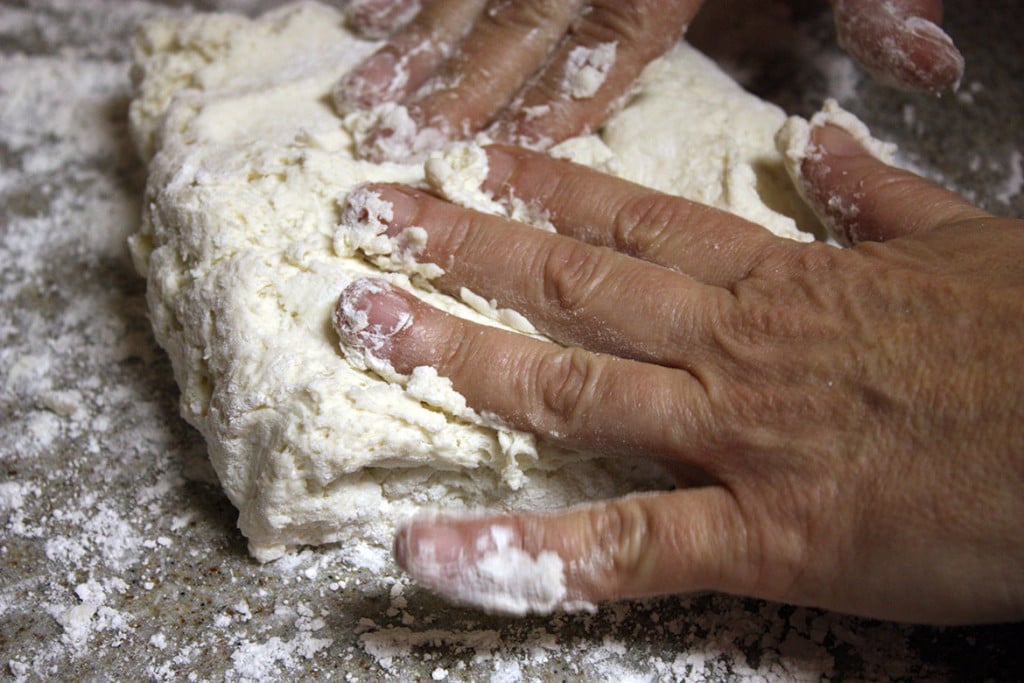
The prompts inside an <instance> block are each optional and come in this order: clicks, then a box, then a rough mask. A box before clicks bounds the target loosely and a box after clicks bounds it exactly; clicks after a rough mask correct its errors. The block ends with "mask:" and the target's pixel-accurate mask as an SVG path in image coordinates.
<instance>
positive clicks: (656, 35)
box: [583, 0, 687, 58]
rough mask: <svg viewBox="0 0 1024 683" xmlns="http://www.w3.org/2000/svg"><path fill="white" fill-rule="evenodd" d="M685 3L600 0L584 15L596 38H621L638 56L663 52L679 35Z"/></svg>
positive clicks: (643, 0)
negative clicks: (592, 9)
mask: <svg viewBox="0 0 1024 683" xmlns="http://www.w3.org/2000/svg"><path fill="white" fill-rule="evenodd" d="M686 4H687V3H680V2H666V1H665V0H637V1H636V2H618V1H617V0H601V1H598V2H594V3H593V7H594V9H595V11H594V12H591V13H590V15H588V16H586V17H585V18H586V20H587V21H586V23H587V24H588V28H587V30H586V31H583V32H591V33H593V34H594V37H595V38H599V39H602V40H608V39H613V40H621V41H624V42H626V43H627V44H629V45H631V46H632V48H633V49H634V50H636V51H637V52H638V53H639V54H640V55H641V56H644V57H646V58H653V57H654V56H657V55H659V54H661V53H662V52H664V51H665V50H666V49H667V48H668V47H669V46H670V45H671V44H672V43H673V42H675V40H676V38H677V37H678V36H679V34H680V32H681V30H682V28H683V25H684V21H685V16H686V14H685V9H686Z"/></svg>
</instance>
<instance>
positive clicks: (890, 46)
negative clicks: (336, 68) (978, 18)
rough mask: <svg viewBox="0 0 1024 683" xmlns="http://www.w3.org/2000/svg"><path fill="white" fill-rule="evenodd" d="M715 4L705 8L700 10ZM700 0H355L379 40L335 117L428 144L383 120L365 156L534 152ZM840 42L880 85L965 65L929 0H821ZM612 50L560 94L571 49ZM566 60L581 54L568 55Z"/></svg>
mask: <svg viewBox="0 0 1024 683" xmlns="http://www.w3.org/2000/svg"><path fill="white" fill-rule="evenodd" d="M710 4H713V3H709V5H710ZM701 5H702V0H642V1H636V2H619V1H616V0H589V1H587V0H557V1H551V0H517V1H514V2H513V1H510V0H355V1H354V2H352V3H351V4H350V6H349V20H350V23H351V24H352V25H353V27H354V28H355V29H356V30H357V31H359V32H362V33H364V34H366V35H368V36H370V37H383V36H388V40H387V42H386V43H385V44H384V45H383V46H382V47H381V48H380V49H379V50H378V51H377V52H375V53H374V54H373V55H372V56H371V57H370V58H368V59H367V60H366V61H365V62H364V63H363V64H361V65H359V66H358V67H356V68H355V69H354V70H353V71H352V72H351V73H349V74H348V75H347V76H346V77H345V79H344V80H343V81H342V82H341V83H339V84H338V87H337V88H336V91H335V102H336V104H337V105H338V107H339V108H340V109H341V110H342V111H349V110H353V109H366V108H370V107H372V106H373V105H377V104H380V103H382V102H394V103H399V104H401V105H402V106H404V107H406V108H407V109H408V114H409V116H410V118H411V120H412V121H413V122H414V124H415V126H416V128H417V130H423V129H429V130H430V131H432V132H433V134H432V135H430V136H429V140H428V141H420V142H417V143H411V142H410V144H404V143H403V144H389V143H393V142H394V141H393V140H391V138H392V137H393V136H399V137H401V136H402V135H404V134H406V133H402V132H399V131H396V130H395V129H394V128H388V127H387V126H384V125H382V126H381V127H380V128H378V129H377V130H375V131H373V132H372V133H371V134H370V135H369V136H368V137H367V138H366V139H365V140H363V141H362V142H361V144H360V150H359V152H360V153H361V155H362V156H364V157H366V158H369V159H373V160H375V161H384V160H389V159H390V160H401V159H397V158H392V157H396V156H397V155H398V154H399V151H400V153H401V154H409V153H410V151H411V153H412V154H413V155H422V154H423V153H425V152H427V151H429V149H430V148H431V147H436V146H439V145H441V144H443V143H444V142H445V141H450V140H455V139H462V138H467V137H471V136H472V135H473V134H475V133H477V132H480V131H486V132H487V134H488V135H489V136H490V137H491V139H492V140H494V141H496V142H501V143H508V144H515V145H522V146H526V147H529V148H532V149H545V148H547V147H548V146H549V145H551V144H554V143H557V142H559V141H561V140H564V139H566V138H568V137H571V136H573V135H577V134H580V133H583V132H588V131H590V130H593V129H595V128H597V127H598V126H599V125H600V124H601V122H602V121H604V120H605V118H607V116H608V115H609V114H610V113H611V112H613V111H614V110H615V109H616V108H617V107H618V106H620V105H621V103H622V101H623V99H624V98H625V97H627V96H628V92H629V87H630V85H631V84H632V83H633V81H634V80H635V79H636V77H637V76H638V75H639V74H640V72H641V71H642V70H643V68H644V67H645V66H646V65H647V64H648V63H649V62H650V61H651V60H653V59H655V58H656V57H658V56H660V55H661V54H663V53H664V52H665V51H666V50H668V49H669V48H670V47H671V46H672V45H673V44H674V43H675V42H676V41H677V40H678V39H679V37H680V36H681V35H682V34H683V33H684V31H685V30H686V28H687V26H688V25H689V23H690V21H691V19H693V17H694V15H695V14H696V13H697V11H698V10H699V9H700V7H701ZM832 6H833V8H834V15H835V21H836V32H837V36H838V39H839V42H840V44H841V45H842V46H843V47H844V48H845V49H846V50H847V51H849V52H850V54H852V55H853V56H854V57H855V58H856V59H857V60H858V61H859V62H861V64H863V65H864V66H865V68H867V69H868V71H870V72H871V73H872V75H874V76H875V77H876V78H878V79H879V80H881V81H883V82H886V83H889V84H892V85H896V86H898V87H901V88H905V89H912V90H923V91H927V92H940V91H942V90H946V89H949V88H952V87H955V86H956V84H958V83H959V81H960V77H961V75H962V73H963V59H962V58H961V56H960V53H959V52H958V51H957V50H956V47H955V46H954V45H953V42H952V41H951V40H950V39H949V38H948V36H946V34H945V33H943V32H942V30H941V29H940V28H938V26H937V24H938V23H939V22H940V21H941V18H942V3H941V2H939V1H938V0H832ZM609 43H614V44H615V59H614V62H613V65H612V66H611V68H610V70H608V72H607V74H606V75H605V77H604V80H603V83H602V84H601V86H600V87H599V88H598V89H597V91H596V92H595V93H593V94H592V95H591V96H584V97H579V96H575V97H574V96H573V94H572V93H571V89H569V88H567V86H566V72H567V66H566V65H567V63H568V62H569V60H570V58H571V56H572V55H573V54H574V51H577V50H578V49H580V48H588V49H589V48H595V47H597V46H600V45H607V44H609ZM576 54H577V57H578V55H579V53H578V52H577V53H576Z"/></svg>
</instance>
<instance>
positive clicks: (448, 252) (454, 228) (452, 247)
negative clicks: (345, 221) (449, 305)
mask: <svg viewBox="0 0 1024 683" xmlns="http://www.w3.org/2000/svg"><path fill="white" fill-rule="evenodd" d="M447 214H448V215H445V216H443V217H439V218H440V220H438V221H436V222H432V223H431V225H443V226H445V228H444V229H443V230H437V231H431V235H430V239H429V240H428V241H427V245H428V247H427V248H428V250H429V252H430V253H431V255H434V256H435V257H436V259H437V261H438V265H439V266H441V268H443V269H444V270H445V271H446V272H447V271H449V270H451V268H452V264H454V263H474V262H475V261H474V252H475V251H476V239H475V236H477V235H479V234H480V233H481V231H482V230H481V226H480V220H479V217H478V216H477V215H476V214H473V213H471V212H468V211H454V212H447ZM431 242H433V244H431Z"/></svg>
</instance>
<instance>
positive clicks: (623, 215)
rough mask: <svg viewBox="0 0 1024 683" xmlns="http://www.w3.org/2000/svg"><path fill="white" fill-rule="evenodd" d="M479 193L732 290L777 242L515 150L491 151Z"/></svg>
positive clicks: (731, 221) (699, 208) (758, 230)
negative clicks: (530, 209)
mask: <svg viewBox="0 0 1024 683" xmlns="http://www.w3.org/2000/svg"><path fill="white" fill-rule="evenodd" d="M488 168H489V171H488V175H487V180H486V181H485V183H484V185H483V189H484V190H485V191H486V192H488V193H490V194H492V195H493V196H494V197H495V198H499V199H503V200H505V201H516V202H522V203H524V204H525V205H527V206H530V207H542V208H543V211H544V214H545V216H546V218H547V219H548V220H549V221H550V222H551V223H552V224H553V225H554V226H555V228H556V229H557V230H558V231H559V232H560V233H562V234H564V235H568V236H570V237H573V238H575V239H577V240H581V241H584V242H587V243H589V244H594V245H600V246H605V247H610V248H612V249H614V250H616V251H618V252H621V253H623V254H628V255H630V256H635V257H637V258H641V259H644V260H646V261H650V262H652V263H656V264H658V265H662V266H665V267H666V268H672V269H674V270H678V271H680V272H682V273H686V274H687V275H689V276H691V277H693V278H694V279H696V280H698V281H699V282H703V283H705V284H710V285H717V286H722V287H730V286H732V285H733V284H735V283H736V282H738V281H739V280H741V279H743V277H745V276H746V274H747V273H749V272H750V270H751V269H752V268H753V267H754V265H755V264H756V263H757V262H758V261H759V259H761V258H763V256H764V253H765V250H766V249H768V248H769V247H770V246H771V245H776V244H778V243H779V242H780V240H778V239H777V238H776V237H775V236H773V235H772V234H771V233H770V232H769V231H767V230H765V229H764V228H762V227H761V226H759V225H755V224H753V223H750V222H748V221H745V220H743V219H742V218H739V217H737V216H734V215H732V214H729V213H726V212H724V211H720V210H718V209H714V208H711V207H708V206H705V205H703V204H698V203H696V202H691V201H688V200H686V199H683V198H681V197H673V196H671V195H666V194H662V193H660V192H655V191H653V190H651V189H649V188H645V187H643V186H641V185H636V184H634V183H630V182H627V181H624V180H621V179H619V178H615V177H613V176H609V175H606V174H604V173H599V172H597V171H594V170H592V169H589V168H586V167H583V166H579V165H576V164H571V163H569V162H567V161H561V160H556V159H552V158H551V157H549V156H547V155H545V154H538V153H534V152H530V151H527V150H523V149H518V148H512V147H499V146H492V147H489V148H488Z"/></svg>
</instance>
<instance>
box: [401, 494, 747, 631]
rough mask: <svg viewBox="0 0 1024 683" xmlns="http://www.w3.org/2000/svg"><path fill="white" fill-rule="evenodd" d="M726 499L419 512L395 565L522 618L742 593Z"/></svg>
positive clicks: (737, 525)
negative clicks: (633, 601)
mask: <svg viewBox="0 0 1024 683" xmlns="http://www.w3.org/2000/svg"><path fill="white" fill-rule="evenodd" d="M745 532H746V526H745V524H744V522H743V517H742V515H741V514H740V512H739V508H738V506H737V504H736V502H735V500H734V499H733V498H732V496H731V495H730V494H729V493H728V492H727V491H726V490H725V489H723V488H720V487H717V486H710V487H705V488H699V489H690V490H686V491H675V492H671V493H660V494H648V495H640V496H631V497H628V498H621V499H617V500H612V501H607V502H604V503H601V504H596V505H590V506H585V507H579V508H575V509H572V510H569V511H566V512H561V513H558V514H548V515H545V514H517V515H511V516H477V517H453V516H436V515H420V516H418V517H416V518H414V519H413V520H411V521H410V522H409V523H407V524H406V525H405V526H403V527H402V528H400V529H399V530H398V532H397V534H396V536H395V545H394V552H395V559H396V560H397V562H398V564H399V566H401V567H402V568H403V569H404V570H405V571H407V572H409V574H411V575H412V577H413V578H414V579H415V580H416V581H417V582H419V583H420V584H422V585H424V586H425V587H427V588H429V589H430V590H433V591H435V592H437V593H439V594H441V595H442V596H444V597H445V598H447V599H449V600H452V601H454V602H458V603H461V604H465V605H470V606H473V607H478V608H483V609H485V610H488V611H492V612H503V613H508V614H515V615H520V616H521V615H523V614H527V613H540V614H546V613H550V612H552V611H554V610H559V609H561V610H574V609H586V608H588V607H591V606H592V605H593V604H595V603H599V602H604V601H608V600H616V599H621V598H637V597H644V596H650V595H656V594H665V593H686V592H693V591H697V590H708V589H715V590H724V591H728V592H742V593H745V594H751V593H756V592H758V587H757V586H756V585H755V584H756V581H757V577H758V574H759V572H758V571H757V558H756V557H753V556H752V554H751V552H750V547H751V545H750V543H749V539H748V537H747V534H746V533H745Z"/></svg>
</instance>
